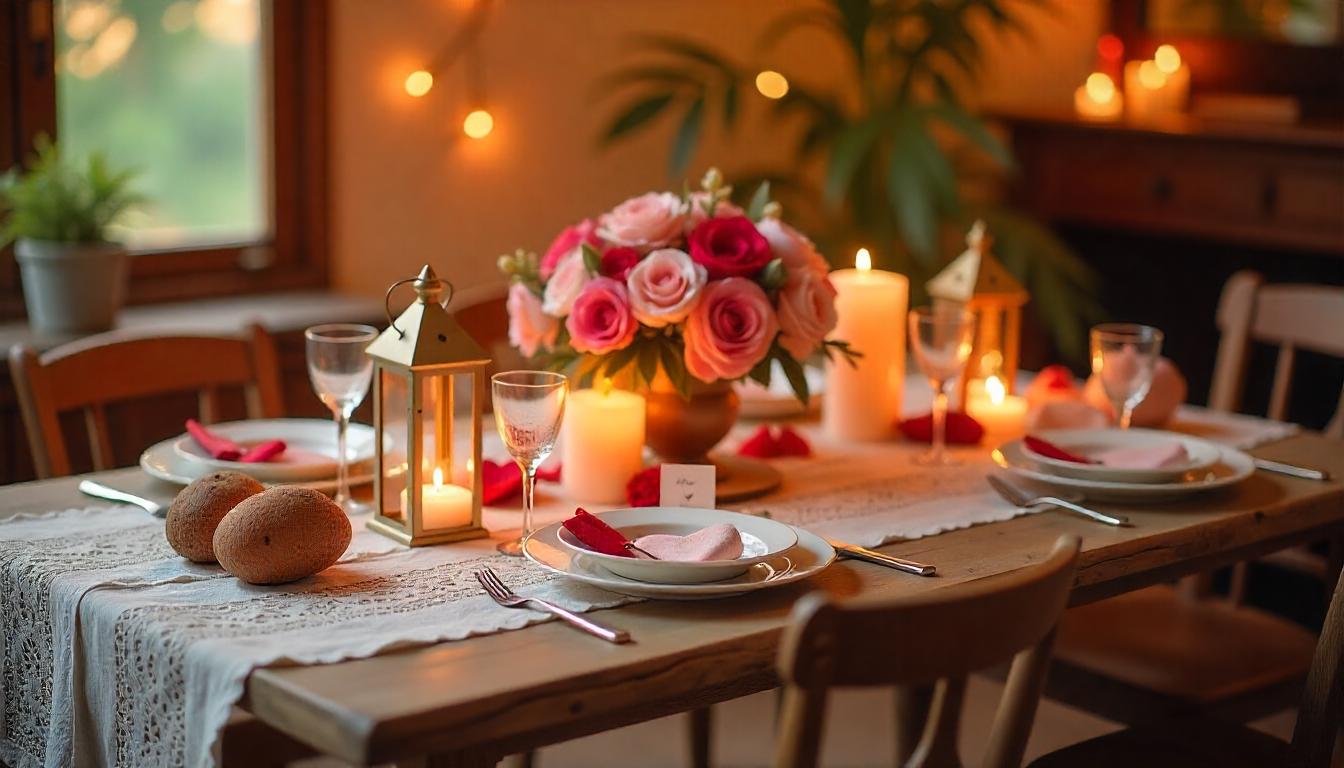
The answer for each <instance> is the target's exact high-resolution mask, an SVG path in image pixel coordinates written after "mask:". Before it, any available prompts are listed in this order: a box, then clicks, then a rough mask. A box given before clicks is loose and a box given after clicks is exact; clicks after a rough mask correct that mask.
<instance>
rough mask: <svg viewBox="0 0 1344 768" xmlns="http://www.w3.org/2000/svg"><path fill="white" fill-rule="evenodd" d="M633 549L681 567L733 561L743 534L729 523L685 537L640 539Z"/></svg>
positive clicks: (660, 535)
mask: <svg viewBox="0 0 1344 768" xmlns="http://www.w3.org/2000/svg"><path fill="white" fill-rule="evenodd" d="M635 546H637V547H639V548H640V549H642V550H644V551H645V552H648V553H649V554H650V555H653V556H654V557H656V558H658V559H659V560H672V561H677V562H683V563H698V562H704V561H707V560H736V559H737V558H739V557H741V556H742V534H741V533H740V532H738V530H737V528H736V527H734V526H733V525H732V524H731V523H716V524H714V525H711V526H709V527H708V528H701V529H700V530H698V531H696V532H694V533H691V534H688V535H686V536H674V535H672V534H669V533H651V534H649V535H647V536H640V537H639V538H638V539H635ZM635 556H636V557H638V556H639V553H638V552H636V553H635Z"/></svg>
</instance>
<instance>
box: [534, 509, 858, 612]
mask: <svg viewBox="0 0 1344 768" xmlns="http://www.w3.org/2000/svg"><path fill="white" fill-rule="evenodd" d="M596 517H599V518H601V519H602V521H603V522H605V523H606V524H607V525H610V526H611V527H613V528H615V529H617V530H618V531H620V532H621V533H622V534H624V535H625V536H626V538H628V539H631V540H634V539H636V538H638V537H640V536H644V535H646V534H652V533H662V534H673V535H677V536H685V535H687V534H689V533H692V532H693V531H697V530H699V529H701V528H706V527H709V526H711V525H716V524H719V523H728V524H730V525H732V526H734V527H735V528H737V530H738V533H740V534H741V535H742V544H743V552H742V555H741V557H739V558H737V559H736V560H714V561H708V562H673V561H667V560H647V559H643V558H633V557H617V556H613V555H605V554H602V553H600V552H594V551H593V550H591V549H588V548H587V547H586V546H584V545H583V543H582V542H580V541H579V540H578V539H577V538H575V537H574V536H573V534H571V533H570V532H569V531H568V530H566V529H565V528H564V526H563V525H562V524H560V523H555V524H553V525H548V526H546V527H545V528H541V529H539V530H536V531H533V532H532V534H531V535H529V536H528V537H527V540H526V541H525V542H524V544H523V553H524V554H525V555H526V556H527V559H529V560H531V561H532V562H534V563H536V564H537V565H540V566H541V567H542V568H545V569H546V570H548V571H552V572H554V573H557V574H559V575H561V576H564V577H565V578H569V579H574V580H575V581H581V582H584V583H585V584H591V585H593V586H595V587H600V588H602V589H605V590H607V591H609V592H616V593H617V594H622V595H631V596H634V597H646V598H655V599H663V600H707V599H711V598H716V597H731V596H733V595H742V594H746V593H748V592H755V591H757V590H760V589H768V588H770V587H776V586H780V585H782V584H792V583H793V582H795V581H800V580H802V579H806V578H808V577H809V576H813V575H815V574H817V573H820V572H821V571H822V570H823V569H824V568H826V566H828V565H830V564H831V563H832V562H834V560H835V550H834V549H833V548H832V547H831V545H830V544H828V543H826V541H825V540H824V539H822V538H820V537H819V536H816V535H814V534H811V533H808V532H807V531H804V530H802V529H801V528H794V527H793V526H790V525H785V524H784V523H780V522H777V521H775V520H770V519H768V518H763V517H753V516H751V515H744V514H741V513H738V512H728V511H724V510H718V509H692V508H689V507H641V508H638V509H616V510H612V511H610V512H602V513H600V514H598V515H596Z"/></svg>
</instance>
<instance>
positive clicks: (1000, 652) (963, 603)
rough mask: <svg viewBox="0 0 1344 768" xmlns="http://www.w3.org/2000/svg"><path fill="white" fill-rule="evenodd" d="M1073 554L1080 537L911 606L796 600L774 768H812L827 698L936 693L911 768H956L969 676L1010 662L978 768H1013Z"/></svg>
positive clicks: (782, 665) (783, 651)
mask: <svg viewBox="0 0 1344 768" xmlns="http://www.w3.org/2000/svg"><path fill="white" fill-rule="evenodd" d="M1078 547H1079V540H1078V538H1077V537H1076V536H1064V537H1061V538H1060V539H1059V541H1057V542H1056V543H1055V547H1054V549H1053V551H1052V552H1051V553H1050V555H1049V557H1048V558H1046V560H1045V561H1043V562H1041V563H1040V564H1038V565H1035V566H1032V567H1030V568H1023V569H1021V570H1019V571H1016V572H1013V573H1009V574H1003V575H1001V576H994V577H990V578H986V579H983V580H979V581H975V582H972V583H969V584H965V585H961V586H957V587H949V588H947V589H938V590H934V591H932V592H928V593H925V594H921V595H917V596H913V597H908V598H902V599H897V600H886V601H881V602H866V601H853V602H849V603H836V602H832V601H831V600H830V599H829V598H827V597H826V596H824V595H808V596H807V597H805V598H803V599H802V600H800V601H799V602H798V605H797V606H795V608H794V611H793V616H792V617H791V620H790V623H789V627H788V629H787V630H786V632H785V637H784V642H783V645H782V646H781V648H780V653H779V661H778V667H779V675H780V678H781V680H782V681H783V683H784V685H785V710H784V718H783V724H782V727H781V730H780V742H779V745H778V749H777V752H776V761H775V762H776V765H777V766H788V767H789V768H800V767H802V766H814V765H816V764H817V757H818V752H819V748H820V742H821V734H822V720H823V716H824V713H825V702H826V691H827V689H828V688H831V687H835V686H866V687H872V686H893V685H894V686H903V685H921V684H925V685H926V684H930V683H934V682H937V685H938V688H937V690H936V693H935V695H934V701H933V707H932V710H931V711H930V713H929V717H928V720H927V722H926V723H925V727H924V733H923V737H922V738H921V739H920V742H919V745H918V747H917V748H916V749H915V752H914V755H913V757H911V760H910V763H909V765H915V766H922V765H947V764H951V765H956V764H959V761H958V760H957V758H956V749H957V744H956V735H957V727H958V720H959V719H960V716H961V695H962V692H963V690H964V687H965V682H966V676H967V675H968V674H970V673H971V672H973V671H976V670H980V669H985V668H986V667H990V666H993V665H996V664H999V663H1002V662H1005V661H1007V660H1009V659H1012V661H1013V664H1012V669H1011V671H1010V672H1009V675H1008V684H1007V686H1006V687H1005V689H1004V694H1003V699H1002V700H1001V701H1000V702H999V710H998V713H997V715H996V716H995V718H994V724H993V727H992V730H991V732H990V742H989V750H988V752H987V756H986V759H985V765H988V766H996V767H997V766H1016V765H1020V764H1021V762H1022V754H1023V751H1024V750H1025V748H1026V742H1027V736H1028V734H1029V733H1030V732H1031V723H1032V720H1033V719H1034V718H1035V714H1036V704H1037V702H1038V700H1039V699H1040V695H1041V688H1042V685H1043V684H1044V679H1045V672H1046V666H1047V664H1048V662H1049V658H1050V650H1051V646H1052V643H1053V640H1054V629H1055V625H1056V624H1057V623H1058V621H1059V617H1060V614H1061V613H1062V612H1063V610H1064V606H1065V604H1066V602H1067V599H1068V595H1069V590H1070V588H1071V587H1072V586H1073V571H1074V565H1075V563H1076V562H1077V559H1078Z"/></svg>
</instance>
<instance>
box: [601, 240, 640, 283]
mask: <svg viewBox="0 0 1344 768" xmlns="http://www.w3.org/2000/svg"><path fill="white" fill-rule="evenodd" d="M638 263H639V251H637V250H635V249H634V248H628V247H626V246H623V245H622V246H617V247H615V248H608V249H607V250H605V251H603V252H602V261H601V265H600V266H599V267H598V270H597V271H598V272H600V273H601V274H602V276H603V277H611V278H615V279H616V280H624V279H625V278H626V276H627V275H629V274H630V270H632V269H634V268H635V265H636V264H638Z"/></svg>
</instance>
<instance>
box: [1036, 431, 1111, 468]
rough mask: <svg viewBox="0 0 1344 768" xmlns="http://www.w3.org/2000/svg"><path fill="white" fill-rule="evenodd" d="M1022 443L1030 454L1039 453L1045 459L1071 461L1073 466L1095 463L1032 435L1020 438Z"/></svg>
mask: <svg viewBox="0 0 1344 768" xmlns="http://www.w3.org/2000/svg"><path fill="white" fill-rule="evenodd" d="M1022 441H1023V442H1025V443H1026V444H1027V448H1028V449H1030V450H1031V451H1032V452H1034V453H1039V454H1040V455H1042V456H1044V457H1046V458H1047V459H1057V460H1059V461H1071V462H1073V463H1075V464H1096V463H1097V462H1095V461H1093V460H1091V459H1089V458H1087V457H1086V456H1079V455H1078V454H1076V453H1070V452H1069V451H1066V450H1064V449H1063V448H1060V447H1059V446H1058V445H1055V444H1054V443H1052V442H1050V441H1048V440H1042V439H1041V438H1039V437H1033V436H1032V435H1027V436H1026V437H1024V438H1022Z"/></svg>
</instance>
